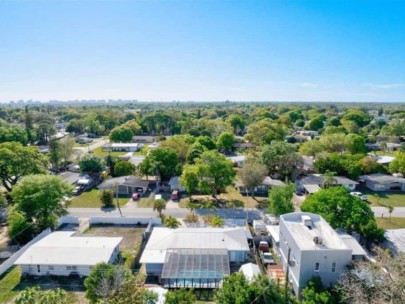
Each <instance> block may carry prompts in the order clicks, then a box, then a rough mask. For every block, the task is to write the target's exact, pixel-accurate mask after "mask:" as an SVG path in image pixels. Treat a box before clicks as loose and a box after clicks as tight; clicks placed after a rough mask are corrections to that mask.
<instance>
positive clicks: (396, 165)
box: [389, 153, 405, 175]
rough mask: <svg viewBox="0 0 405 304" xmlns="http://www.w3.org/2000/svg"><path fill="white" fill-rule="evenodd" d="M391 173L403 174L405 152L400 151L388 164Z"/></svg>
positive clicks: (404, 173)
mask: <svg viewBox="0 0 405 304" xmlns="http://www.w3.org/2000/svg"><path fill="white" fill-rule="evenodd" d="M389 170H390V172H391V173H398V172H399V173H402V174H403V175H405V153H400V154H399V155H398V156H397V157H396V158H395V159H394V160H393V161H392V162H391V163H390V165H389Z"/></svg>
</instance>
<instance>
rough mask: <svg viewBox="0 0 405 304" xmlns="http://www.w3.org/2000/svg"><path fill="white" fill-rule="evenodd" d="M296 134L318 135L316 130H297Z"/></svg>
mask: <svg viewBox="0 0 405 304" xmlns="http://www.w3.org/2000/svg"><path fill="white" fill-rule="evenodd" d="M298 134H299V135H301V136H318V135H319V133H318V131H312V130H303V131H298Z"/></svg>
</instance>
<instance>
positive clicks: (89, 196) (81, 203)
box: [69, 189, 129, 208]
mask: <svg viewBox="0 0 405 304" xmlns="http://www.w3.org/2000/svg"><path fill="white" fill-rule="evenodd" d="M98 192H99V191H98V189H92V190H90V191H85V192H83V193H82V194H80V195H79V196H75V197H74V198H73V199H72V200H71V201H70V203H69V207H71V208H101V203H100V200H99V198H98ZM128 200H129V197H119V198H118V201H119V203H120V206H121V207H123V206H124V205H125V204H126V203H127V202H128ZM115 201H116V200H115V198H114V203H115Z"/></svg>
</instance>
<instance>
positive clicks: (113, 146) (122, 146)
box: [102, 143, 143, 152]
mask: <svg viewBox="0 0 405 304" xmlns="http://www.w3.org/2000/svg"><path fill="white" fill-rule="evenodd" d="M142 147H143V145H142V144H139V143H110V144H105V145H104V146H103V147H102V150H103V151H104V152H137V151H139V150H141V149H142Z"/></svg>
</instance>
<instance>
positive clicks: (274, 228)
mask: <svg viewBox="0 0 405 304" xmlns="http://www.w3.org/2000/svg"><path fill="white" fill-rule="evenodd" d="M266 228H267V232H268V233H269V234H270V235H271V237H272V238H273V239H274V241H275V242H276V243H278V242H280V226H278V225H267V226H266ZM273 245H274V244H273Z"/></svg>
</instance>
